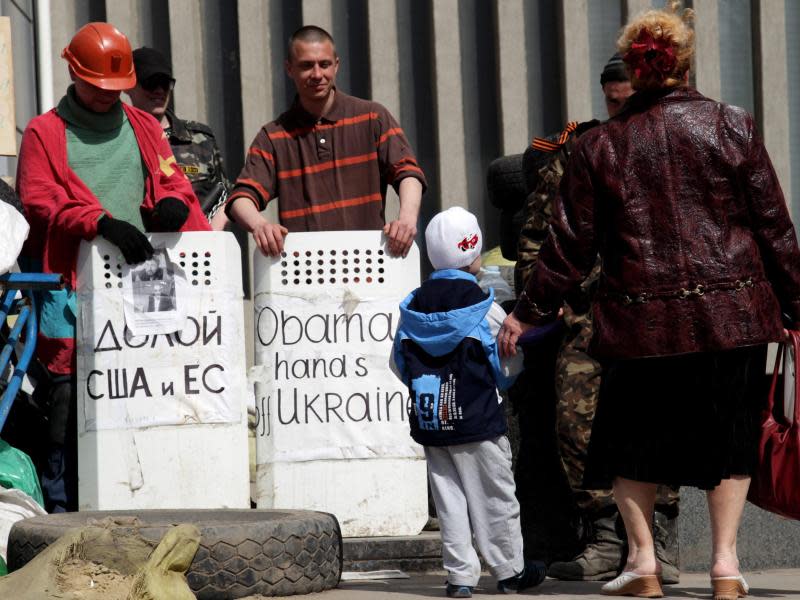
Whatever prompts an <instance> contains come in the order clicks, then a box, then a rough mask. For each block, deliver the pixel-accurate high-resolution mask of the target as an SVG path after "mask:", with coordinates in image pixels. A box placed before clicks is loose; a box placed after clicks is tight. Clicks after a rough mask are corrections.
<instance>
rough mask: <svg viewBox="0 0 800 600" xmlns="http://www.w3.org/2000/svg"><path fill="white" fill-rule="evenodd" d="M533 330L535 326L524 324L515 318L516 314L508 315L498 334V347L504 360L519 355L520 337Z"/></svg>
mask: <svg viewBox="0 0 800 600" xmlns="http://www.w3.org/2000/svg"><path fill="white" fill-rule="evenodd" d="M531 328H533V325H530V324H528V323H523V322H522V321H520V320H519V319H518V318H517V317H515V316H514V313H511V314H510V315H508V316H507V317H506V320H505V321H503V326H502V327H501V328H500V331H499V332H498V334H497V345H498V348H499V350H500V356H502V357H503V358H505V357H507V356H514V355H515V354H516V353H517V340H519V336H521V335H522V334H523V333H525V332H526V331H528V329H531Z"/></svg>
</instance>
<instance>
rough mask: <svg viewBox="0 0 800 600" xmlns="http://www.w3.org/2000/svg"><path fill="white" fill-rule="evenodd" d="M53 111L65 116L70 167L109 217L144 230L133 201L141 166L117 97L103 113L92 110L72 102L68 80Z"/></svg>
mask: <svg viewBox="0 0 800 600" xmlns="http://www.w3.org/2000/svg"><path fill="white" fill-rule="evenodd" d="M56 112H57V113H58V116H60V117H61V118H62V119H64V120H65V121H66V122H67V131H66V133H67V160H68V162H69V166H70V168H71V169H72V170H73V171H75V173H76V174H77V175H78V177H80V179H81V180H82V181H83V183H85V184H86V186H87V187H88V188H89V189H90V190H92V193H93V194H94V195H95V196H97V199H98V200H100V204H102V205H103V207H104V208H105V209H106V210H108V212H110V213H111V215H112V216H113V217H114V218H115V219H120V220H122V221H127V222H128V223H131V224H132V225H135V226H136V227H138V228H139V229H140V230H141V231H144V229H145V228H144V222H143V221H142V214H141V212H140V211H139V207H140V206H141V204H142V200H143V199H144V185H145V173H146V169H145V165H144V163H143V161H142V155H141V153H140V152H139V144H138V142H137V141H136V135H135V134H134V132H133V127H131V124H130V123H129V122H128V117H127V116H126V115H125V111H124V110H122V104H121V103H120V102H117V103H116V104H115V105H114V106H113V107H112V108H111V110H109V111H108V112H107V113H96V112H92V111H90V110H88V109H86V108H84V107H83V106H82V105H81V104H80V103H79V102H78V100H77V97H76V95H75V86H74V85H72V86H70V87H69V89H68V90H67V94H66V96H64V97H63V98H62V99H61V101H60V102H59V103H58V107H57V108H56Z"/></svg>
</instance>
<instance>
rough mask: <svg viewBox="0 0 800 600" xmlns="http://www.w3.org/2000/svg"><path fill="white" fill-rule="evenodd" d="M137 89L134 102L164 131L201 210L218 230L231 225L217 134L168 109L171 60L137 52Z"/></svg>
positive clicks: (154, 52)
mask: <svg viewBox="0 0 800 600" xmlns="http://www.w3.org/2000/svg"><path fill="white" fill-rule="evenodd" d="M133 64H134V67H135V69H136V79H137V82H136V87H134V88H132V89H130V90H128V96H130V98H131V103H132V104H133V105H134V106H135V107H136V108H139V109H141V110H143V111H145V112H147V113H149V114H150V115H152V116H153V117H154V118H155V119H156V120H157V121H158V122H159V124H160V125H161V127H162V129H164V133H165V134H166V136H167V139H168V140H169V145H170V146H171V147H172V153H173V154H174V155H175V160H176V163H177V165H178V166H179V167H180V169H181V171H183V173H184V174H185V175H186V177H187V178H188V179H189V182H190V183H191V184H192V189H193V190H194V193H195V195H196V196H197V199H198V200H199V201H200V207H201V208H202V209H203V213H204V214H205V215H206V218H208V220H209V222H210V223H211V228H212V229H213V230H214V231H221V230H222V229H224V227H225V225H226V224H227V223H228V218H227V217H226V216H225V212H224V211H222V210H220V208H221V207H222V206H223V205H224V204H225V200H226V199H227V197H228V192H230V189H231V185H230V183H229V182H228V179H227V177H226V176H225V167H224V165H223V162H222V155H221V154H220V151H219V147H218V146H217V140H216V138H215V137H214V132H212V131H211V128H210V127H209V126H208V125H205V124H203V123H198V122H197V121H184V120H183V119H179V118H178V117H177V116H175V113H173V112H172V111H171V110H169V109H168V108H167V106H168V105H169V101H170V97H171V96H172V89H173V88H174V86H175V79H174V78H173V77H172V67H171V65H170V63H169V61H168V60H167V58H166V57H165V56H164V55H163V54H162V53H161V52H159V51H158V50H155V49H153V48H146V47H144V48H137V49H136V50H134V51H133Z"/></svg>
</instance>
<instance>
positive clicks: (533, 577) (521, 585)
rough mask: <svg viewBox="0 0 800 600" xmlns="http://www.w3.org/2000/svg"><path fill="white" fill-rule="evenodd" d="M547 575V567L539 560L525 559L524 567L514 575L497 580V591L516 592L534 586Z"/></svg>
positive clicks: (504, 592)
mask: <svg viewBox="0 0 800 600" xmlns="http://www.w3.org/2000/svg"><path fill="white" fill-rule="evenodd" d="M545 577H547V569H546V567H545V565H544V563H543V562H542V561H540V560H530V561H525V568H524V569H522V572H521V573H517V574H516V575H515V576H514V577H509V578H508V579H501V580H500V581H498V582H497V591H498V592H501V593H503V594H516V593H517V592H521V591H522V590H526V589H528V588H532V587H536V586H537V585H539V584H540V583H542V582H543V581H544V578H545Z"/></svg>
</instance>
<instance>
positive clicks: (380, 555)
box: [343, 531, 442, 572]
mask: <svg viewBox="0 0 800 600" xmlns="http://www.w3.org/2000/svg"><path fill="white" fill-rule="evenodd" d="M343 554H344V570H345V571H382V570H387V569H399V570H401V571H406V572H428V571H440V570H441V569H442V541H441V539H440V537H439V532H438V531H423V532H422V533H420V534H419V535H415V536H408V537H358V538H344V544H343Z"/></svg>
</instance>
